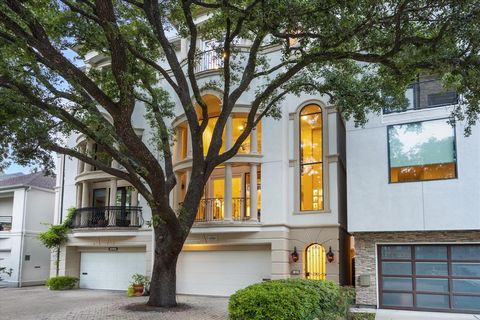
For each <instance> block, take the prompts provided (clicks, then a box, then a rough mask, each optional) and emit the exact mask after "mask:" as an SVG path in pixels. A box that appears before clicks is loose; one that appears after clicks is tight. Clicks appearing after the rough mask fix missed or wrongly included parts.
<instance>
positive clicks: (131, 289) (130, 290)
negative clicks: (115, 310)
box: [127, 285, 134, 297]
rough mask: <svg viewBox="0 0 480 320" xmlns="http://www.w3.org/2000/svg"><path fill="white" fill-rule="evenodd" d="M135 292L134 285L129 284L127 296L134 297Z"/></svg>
mask: <svg viewBox="0 0 480 320" xmlns="http://www.w3.org/2000/svg"><path fill="white" fill-rule="evenodd" d="M133 293H134V290H133V287H132V286H131V285H130V286H128V288H127V297H133Z"/></svg>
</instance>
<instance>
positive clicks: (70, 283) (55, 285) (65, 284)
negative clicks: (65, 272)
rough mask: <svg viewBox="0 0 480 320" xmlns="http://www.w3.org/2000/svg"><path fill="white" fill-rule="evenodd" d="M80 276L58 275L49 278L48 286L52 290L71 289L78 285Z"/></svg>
mask: <svg viewBox="0 0 480 320" xmlns="http://www.w3.org/2000/svg"><path fill="white" fill-rule="evenodd" d="M77 283H78V278H75V277H68V276H58V277H51V278H48V280H47V283H46V286H47V287H48V288H50V290H70V289H73V288H75V287H76V285H77Z"/></svg>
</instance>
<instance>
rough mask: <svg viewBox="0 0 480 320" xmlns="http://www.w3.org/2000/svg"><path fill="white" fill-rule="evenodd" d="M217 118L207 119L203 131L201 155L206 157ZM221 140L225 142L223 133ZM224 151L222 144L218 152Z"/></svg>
mask: <svg viewBox="0 0 480 320" xmlns="http://www.w3.org/2000/svg"><path fill="white" fill-rule="evenodd" d="M217 120H218V117H210V118H209V119H208V125H207V127H206V128H205V131H203V136H202V140H203V155H204V156H206V155H207V153H208V148H210V142H211V141H212V136H213V130H214V129H215V125H216V124H217ZM222 140H223V141H225V131H223V137H222ZM224 151H225V146H224V145H223V144H222V146H221V147H220V152H224Z"/></svg>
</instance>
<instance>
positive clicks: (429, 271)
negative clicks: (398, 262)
mask: <svg viewBox="0 0 480 320" xmlns="http://www.w3.org/2000/svg"><path fill="white" fill-rule="evenodd" d="M415 268H416V272H415V273H416V274H417V275H422V276H447V275H448V266H447V263H446V262H416V263H415Z"/></svg>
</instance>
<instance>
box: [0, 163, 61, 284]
mask: <svg viewBox="0 0 480 320" xmlns="http://www.w3.org/2000/svg"><path fill="white" fill-rule="evenodd" d="M54 186H55V179H54V178H52V177H46V176H44V174H43V173H42V172H38V173H32V174H25V175H24V174H12V175H3V176H0V266H1V267H6V268H7V269H11V270H12V274H11V276H5V275H2V278H3V280H4V281H2V282H0V286H8V287H23V286H29V285H39V284H43V283H44V282H45V280H46V279H47V277H48V276H49V272H50V250H49V249H47V248H45V247H44V246H43V245H42V244H41V242H40V241H39V240H38V238H37V237H38V234H39V233H40V232H42V231H45V230H46V229H47V228H48V226H47V224H51V223H53V216H54V204H55V191H54V190H53V188H54Z"/></svg>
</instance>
